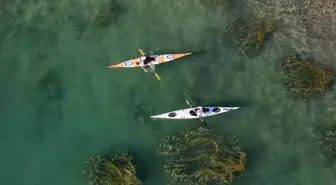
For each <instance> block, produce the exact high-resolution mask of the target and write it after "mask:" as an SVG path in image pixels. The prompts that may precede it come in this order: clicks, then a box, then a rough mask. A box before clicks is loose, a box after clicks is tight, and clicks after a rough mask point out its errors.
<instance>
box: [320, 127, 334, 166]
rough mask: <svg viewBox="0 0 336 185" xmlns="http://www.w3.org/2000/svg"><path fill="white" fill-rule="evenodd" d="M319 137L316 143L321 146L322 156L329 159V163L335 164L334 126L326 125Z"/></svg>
mask: <svg viewBox="0 0 336 185" xmlns="http://www.w3.org/2000/svg"><path fill="white" fill-rule="evenodd" d="M321 135H322V137H321V139H320V140H319V141H318V145H319V146H320V147H321V148H322V151H323V156H321V157H322V158H324V159H325V160H326V161H328V162H329V161H331V164H333V165H336V163H335V162H336V126H335V125H332V126H329V127H326V128H324V129H323V130H322V132H321Z"/></svg>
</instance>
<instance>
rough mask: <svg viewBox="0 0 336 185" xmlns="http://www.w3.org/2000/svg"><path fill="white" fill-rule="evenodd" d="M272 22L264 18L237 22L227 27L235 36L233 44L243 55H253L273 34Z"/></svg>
mask: <svg viewBox="0 0 336 185" xmlns="http://www.w3.org/2000/svg"><path fill="white" fill-rule="evenodd" d="M274 22H275V21H272V20H267V19H264V18H246V19H241V20H237V21H235V22H234V23H232V24H231V25H230V26H229V29H230V30H231V31H233V33H234V34H235V36H234V37H233V41H234V44H235V45H237V46H238V47H239V50H240V53H241V54H244V55H255V54H256V53H257V52H258V51H259V50H260V49H261V48H262V46H263V44H264V42H265V41H266V40H268V39H269V38H270V37H271V35H272V33H273V32H274Z"/></svg>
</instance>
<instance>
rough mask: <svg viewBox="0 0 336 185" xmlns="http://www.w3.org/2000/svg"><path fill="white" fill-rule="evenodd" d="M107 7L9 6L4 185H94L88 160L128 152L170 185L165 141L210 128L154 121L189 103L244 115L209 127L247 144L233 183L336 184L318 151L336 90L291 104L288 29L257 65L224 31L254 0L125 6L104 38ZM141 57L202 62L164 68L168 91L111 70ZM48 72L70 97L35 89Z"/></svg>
mask: <svg viewBox="0 0 336 185" xmlns="http://www.w3.org/2000/svg"><path fill="white" fill-rule="evenodd" d="M101 2H103V1H101V0H99V1H65V0H64V1H58V2H57V3H56V2H51V1H50V2H47V1H26V2H25V3H21V4H19V3H20V2H19V1H18V2H17V3H18V4H14V3H10V2H6V1H2V2H1V4H3V7H4V8H2V10H1V13H2V16H1V18H2V23H3V24H1V32H0V38H1V41H2V42H1V50H0V52H1V55H0V56H1V58H0V75H1V78H0V80H1V82H0V83H1V90H0V95H1V96H0V102H1V103H0V108H1V109H0V110H1V111H0V115H1V126H0V133H1V134H0V135H1V140H0V142H1V145H0V146H1V151H2V152H1V164H2V167H1V168H0V169H1V171H0V174H1V175H0V176H1V179H2V182H3V183H6V184H13V185H23V184H26V185H39V184H50V185H56V184H73V185H77V184H78V185H81V184H86V183H87V182H86V179H85V177H84V175H83V173H82V163H83V161H84V160H85V159H86V158H87V157H88V156H91V155H95V154H97V153H100V152H102V153H104V152H111V151H113V152H114V151H123V150H124V149H126V148H127V149H129V150H130V151H131V152H132V153H133V154H134V155H135V156H136V159H137V161H138V166H139V167H140V170H139V173H140V176H141V178H142V180H143V181H144V184H148V185H149V184H150V185H158V184H165V182H166V177H165V175H164V173H163V168H162V159H161V158H160V156H158V155H157V154H156V153H155V150H156V148H157V146H158V143H159V142H160V140H161V138H162V137H163V136H165V135H167V134H172V133H174V132H176V131H178V130H179V129H181V128H189V127H192V126H197V125H200V121H198V120H194V121H160V120H155V121H153V120H150V119H148V117H149V116H150V115H155V114H159V113H164V112H168V111H171V110H176V109H181V108H185V107H187V105H186V104H185V99H188V100H189V101H190V102H191V103H192V104H194V105H203V104H220V103H222V104H225V105H227V106H237V105H238V106H241V109H239V110H238V111H235V112H232V113H227V114H224V115H220V116H215V117H211V118H208V119H206V121H207V122H208V124H209V125H210V126H211V127H212V128H215V129H216V131H217V132H218V134H220V135H237V137H238V138H239V140H240V142H241V146H242V147H243V148H244V150H245V151H246V152H247V155H248V165H247V168H246V172H245V174H244V175H243V176H242V177H240V178H238V179H235V181H234V184H241V185H247V184H249V185H270V184H272V185H284V184H286V185H292V184H293V185H299V184H304V185H320V184H333V183H335V182H334V175H333V174H334V173H335V170H333V169H332V168H328V167H325V166H324V164H323V162H322V161H321V160H320V159H319V158H318V156H319V155H320V154H321V153H320V149H319V148H318V147H317V146H316V144H315V143H316V139H315V138H316V137H317V136H316V132H315V129H316V128H317V127H318V126H321V125H326V124H328V123H332V122H333V120H334V119H335V118H336V117H335V114H334V109H333V107H334V104H335V103H336V102H335V99H334V98H333V91H334V89H333V88H332V90H330V91H329V92H327V94H326V95H325V96H324V97H322V98H319V99H316V100H313V101H311V102H306V103H305V102H296V101H294V100H291V99H290V98H289V97H288V96H287V95H286V91H285V89H284V87H283V86H282V85H281V83H280V82H281V78H280V69H279V62H280V60H281V58H282V57H284V56H286V54H287V51H289V50H291V49H293V48H291V47H290V45H289V44H288V42H289V41H288V37H286V38H287V40H286V39H284V36H283V35H284V34H285V33H287V32H286V31H288V30H286V28H285V27H282V28H280V29H279V32H276V33H275V34H274V38H273V39H272V41H270V42H269V43H267V44H266V45H265V47H264V49H263V51H262V52H261V53H260V55H258V56H257V57H254V58H248V57H244V56H240V55H239V53H238V52H237V50H236V49H235V48H234V47H233V46H232V44H231V42H229V39H228V38H230V35H229V34H223V33H224V28H225V25H226V24H227V23H229V22H230V21H232V20H234V18H236V17H237V16H241V15H244V14H245V13H248V11H249V10H253V9H256V8H257V7H253V6H251V7H250V6H247V4H245V2H238V3H237V4H236V5H235V9H231V10H230V11H224V10H223V9H221V8H217V9H206V8H204V7H202V6H201V5H200V4H199V2H198V1H191V0H185V1H177V0H174V1H161V0H152V1H142V0H137V1H122V3H120V4H121V5H122V6H123V7H125V10H124V11H123V12H122V14H121V15H120V17H119V18H118V19H117V20H115V21H114V22H112V23H111V25H110V26H109V27H108V28H106V29H97V28H94V27H92V26H90V22H92V20H93V18H94V15H95V12H96V11H97V9H98V5H99V4H100V3H101ZM243 5H245V6H243ZM238 7H239V8H238ZM259 8H260V7H259ZM282 30H285V31H284V32H281V31H282ZM221 32H222V34H221ZM220 35H224V36H222V37H220ZM325 44H327V43H325ZM138 48H143V49H144V50H145V51H147V52H150V53H155V54H156V53H179V52H194V54H193V55H192V56H188V57H186V58H183V59H181V60H178V61H174V62H172V63H170V64H167V65H160V66H158V67H157V68H156V70H157V73H158V74H159V75H160V76H161V78H162V79H163V82H162V83H160V82H158V81H157V80H156V79H155V77H154V75H153V74H151V73H150V74H146V73H143V72H142V70H141V69H107V68H106V66H107V65H110V64H114V63H118V62H120V61H124V60H128V59H131V58H134V57H138V56H139V52H138ZM294 48H295V47H294ZM308 49H309V48H308ZM308 49H307V50H308ZM303 50H304V49H303ZM315 52H316V53H319V51H317V50H315ZM313 54H315V53H313ZM313 54H312V55H313ZM330 55H331V54H330V53H329V55H328V53H326V54H325V56H330ZM321 62H322V61H321ZM323 63H324V64H329V65H331V66H332V64H333V63H332V61H323ZM45 68H52V69H54V70H55V72H56V74H57V76H58V77H59V81H60V82H59V83H60V84H61V91H62V96H61V97H59V98H58V99H56V100H54V101H53V100H46V97H45V94H44V93H43V92H41V90H39V89H38V88H37V87H36V86H37V80H36V77H38V76H39V74H40V72H41V71H42V70H43V69H45ZM139 161H140V162H139Z"/></svg>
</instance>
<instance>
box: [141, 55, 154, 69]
mask: <svg viewBox="0 0 336 185" xmlns="http://www.w3.org/2000/svg"><path fill="white" fill-rule="evenodd" d="M154 60H155V58H154V57H149V56H146V55H145V54H143V55H141V56H140V66H141V68H142V69H143V70H144V71H145V72H146V73H147V70H146V69H145V68H144V67H145V66H148V65H149V66H150V67H151V68H152V65H151V61H154Z"/></svg>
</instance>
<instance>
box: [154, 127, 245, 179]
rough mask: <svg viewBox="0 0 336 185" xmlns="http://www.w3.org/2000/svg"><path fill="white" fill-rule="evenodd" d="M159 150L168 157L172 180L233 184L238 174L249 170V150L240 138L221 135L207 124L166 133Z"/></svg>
mask: <svg viewBox="0 0 336 185" xmlns="http://www.w3.org/2000/svg"><path fill="white" fill-rule="evenodd" d="M158 153H159V154H161V155H164V156H166V157H167V164H166V165H165V166H164V169H165V171H166V172H167V173H169V174H170V175H171V178H172V180H171V182H170V183H171V184H174V183H182V184H188V185H189V184H190V185H195V184H197V185H202V184H208V183H222V184H231V183H232V180H233V177H234V175H236V174H241V173H242V172H243V171H244V170H245V163H246V154H245V153H244V152H242V151H241V148H240V147H239V146H238V145H237V140H236V139H235V138H230V137H228V138H226V139H224V138H222V137H218V136H216V135H215V133H214V131H213V130H210V129H207V128H203V127H200V128H197V129H196V130H194V129H189V130H184V131H182V132H181V134H180V135H178V136H167V137H165V138H164V139H163V143H162V144H161V145H160V147H159V150H158Z"/></svg>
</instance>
